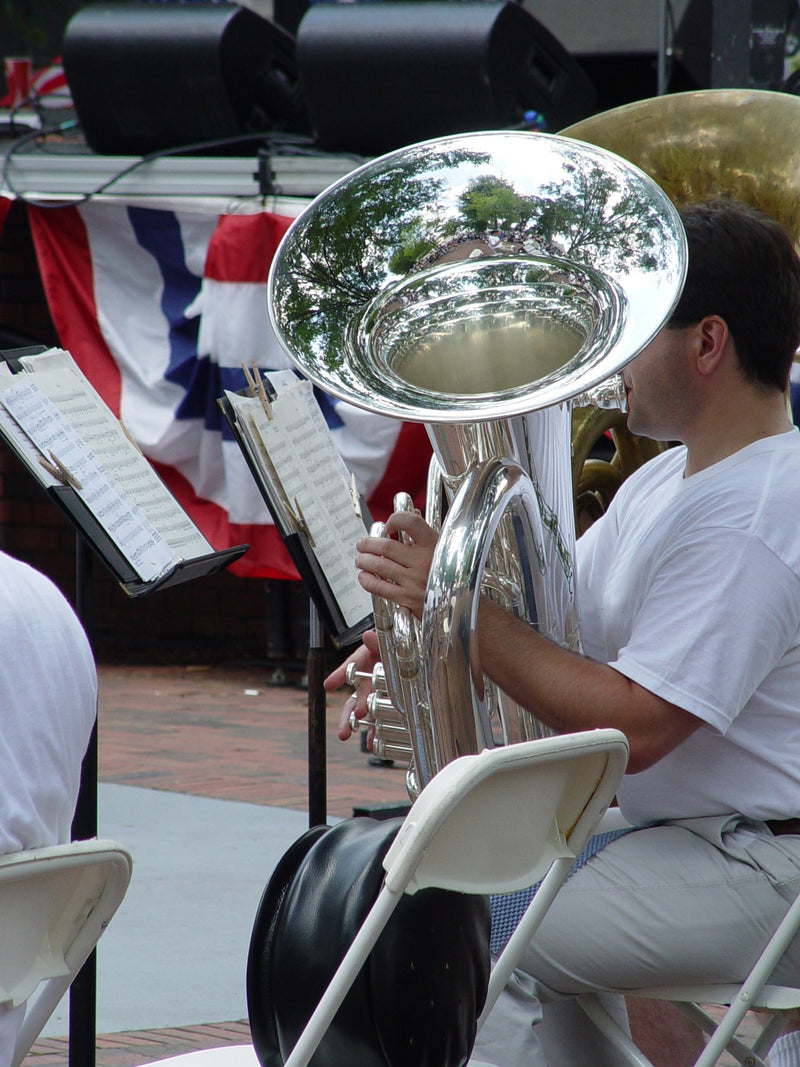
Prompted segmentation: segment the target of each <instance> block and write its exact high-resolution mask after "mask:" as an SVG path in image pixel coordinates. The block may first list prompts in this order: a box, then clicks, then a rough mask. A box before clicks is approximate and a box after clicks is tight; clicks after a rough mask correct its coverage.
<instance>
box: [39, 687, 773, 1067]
mask: <svg viewBox="0 0 800 1067" xmlns="http://www.w3.org/2000/svg"><path fill="white" fill-rule="evenodd" d="M99 674H100V701H99V720H98V722H99V728H98V737H99V745H98V748H99V777H100V780H101V781H103V782H116V783H120V784H124V785H135V786H141V787H144V788H148V789H164V790H170V791H175V792H181V793H189V794H194V795H198V796H205V797H214V798H218V799H224V800H238V801H245V802H248V803H253V804H267V805H271V806H275V807H285V808H293V809H296V810H302V811H304V810H307V806H308V743H307V738H308V694H307V693H306V691H305V690H303V689H300V688H296V687H291V686H271V685H269V684H268V682H269V679H270V673H269V670H268V669H267V668H266V667H264V668H261V667H258V666H231V667H225V666H213V667H194V666H189V667H172V666H167V667H162V666H159V667H138V666H122V667H111V666H102V667H100V671H99ZM341 702H342V701H341V697H340V695H338V694H337V696H336V697H335V698H334V699H332V700H331V701H329V707H328V711H327V740H326V761H325V762H326V774H327V808H328V814H329V815H331V816H343V817H346V816H349V815H351V814H352V811H353V808H354V807H357V806H358V807H360V806H367V807H370V806H378V805H395V804H401V803H404V802H405V801H406V799H407V798H406V793H405V785H404V770H403V768H401V767H399V766H395V765H385V764H384V765H379V766H375V765H373V764H371V763H370V762H369V758H368V757H367V755H366V754H364V753H363V752H362V751H361V749H360V746H359V744H358V742H357V740H356V739H353V740H351V741H350V742H349V743H348V744H342V743H341V742H339V741H338V739H337V738H336V724H337V721H338V716H339V706H340V705H341ZM751 1029H752V1027H751V1025H750V1024H749V1023H748V1025H747V1026H746V1027H745V1031H746V1032H749V1031H750V1030H751ZM247 1041H249V1027H248V1023H247V1021H246V1020H233V1021H221V1022H214V1021H210V1022H209V1023H208V1024H206V1025H203V1026H193V1027H177V1028H171V1029H166V1030H152V1031H132V1032H125V1033H120V1034H101V1035H98V1037H97V1046H96V1047H97V1065H98V1067H137V1065H138V1064H142V1063H147V1062H152V1061H155V1060H159V1059H164V1058H166V1057H168V1056H174V1055H178V1054H180V1053H183V1052H191V1051H193V1050H195V1049H202V1048H216V1047H218V1046H222V1045H226V1044H243V1043H246V1042H247ZM734 1062H735V1061H734V1060H732V1059H723V1060H721V1061H720V1064H726V1063H729V1064H733V1063H734ZM67 1063H68V1042H67V1039H66V1038H56V1039H52V1038H51V1039H44V1040H40V1041H38V1042H37V1043H36V1044H35V1045H34V1047H33V1049H32V1050H31V1053H30V1054H29V1056H28V1058H27V1060H26V1067H66V1065H67Z"/></svg>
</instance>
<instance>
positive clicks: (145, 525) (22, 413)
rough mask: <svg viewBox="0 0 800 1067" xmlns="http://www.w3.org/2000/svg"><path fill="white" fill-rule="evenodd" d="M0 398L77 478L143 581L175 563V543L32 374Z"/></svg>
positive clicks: (48, 455) (49, 456)
mask: <svg viewBox="0 0 800 1067" xmlns="http://www.w3.org/2000/svg"><path fill="white" fill-rule="evenodd" d="M0 402H2V404H3V406H4V407H5V409H6V410H7V411H8V412H9V413H10V414H11V415H12V416H13V418H14V419H15V420H16V422H17V423H18V425H19V426H20V427H22V429H23V430H24V432H25V434H26V435H27V436H28V438H29V439H30V440H31V441H32V442H33V444H34V445H35V446H36V447H37V448H38V450H39V451H40V453H41V455H42V457H43V458H44V459H45V460H46V461H49V462H50V463H52V464H54V465H55V466H56V467H59V468H60V469H62V470H63V471H64V472H66V473H67V475H68V477H70V478H71V479H72V485H73V488H74V489H75V491H76V492H77V493H78V495H79V496H80V497H81V499H82V500H83V501H84V502H85V503H86V505H87V507H88V508H89V510H90V511H91V512H92V514H93V515H94V516H95V517H96V518H97V519H98V521H99V522H100V523H101V524H102V526H103V528H104V529H105V530H106V532H107V533H108V536H109V537H110V538H111V540H112V541H113V542H114V543H115V544H116V545H117V547H118V548H119V549H120V551H121V552H122V553H123V554H124V555H125V556H126V558H127V559H128V560H129V561H130V564H131V566H132V567H133V568H134V570H135V571H136V573H137V574H138V575H139V577H140V578H141V579H142V581H145V582H148V581H153V580H155V579H156V578H158V577H159V576H160V575H162V574H163V573H164V572H165V571H166V570H167V569H168V568H169V567H171V566H172V565H173V563H174V562H175V557H174V554H173V552H172V549H171V548H170V546H169V545H168V544H167V542H166V541H165V540H164V538H163V537H162V536H161V534H160V533H159V532H158V530H157V529H156V528H155V526H153V524H152V523H151V522H150V521H149V519H148V518H147V517H146V516H145V515H144V514H143V513H142V512H141V511H140V510H139V508H137V507H136V506H135V505H134V504H133V503H132V501H131V499H130V498H129V497H128V496H127V495H126V494H125V493H124V492H123V491H122V490H121V489H120V488H119V486H118V485H117V484H116V483H115V481H114V480H113V479H112V478H109V476H108V474H107V472H106V471H105V470H104V469H103V467H102V466H101V465H100V463H98V461H97V459H96V457H95V455H94V453H93V452H92V451H91V449H90V448H88V447H87V445H86V444H85V442H84V441H83V440H81V438H80V437H79V436H78V435H77V434H76V433H75V431H74V429H73V427H72V426H71V424H70V423H69V422H68V421H67V419H66V418H65V417H64V415H63V414H62V413H61V412H60V411H59V410H58V408H56V406H55V405H54V404H53V403H52V401H51V400H50V399H49V398H48V397H47V396H45V394H44V393H43V392H42V390H41V389H40V388H39V386H38V384H37V382H36V381H35V380H34V379H33V377H32V376H31V375H17V380H16V381H15V382H13V383H12V384H11V385H10V386H9V387H8V388H7V389H5V390H4V391H3V393H2V396H0Z"/></svg>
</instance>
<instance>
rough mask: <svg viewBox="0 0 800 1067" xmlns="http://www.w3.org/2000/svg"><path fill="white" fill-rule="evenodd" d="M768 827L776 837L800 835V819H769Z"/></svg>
mask: <svg viewBox="0 0 800 1067" xmlns="http://www.w3.org/2000/svg"><path fill="white" fill-rule="evenodd" d="M767 826H768V827H769V828H770V830H771V831H772V833H773V834H774V835H775V837H781V836H782V835H783V834H800V819H767Z"/></svg>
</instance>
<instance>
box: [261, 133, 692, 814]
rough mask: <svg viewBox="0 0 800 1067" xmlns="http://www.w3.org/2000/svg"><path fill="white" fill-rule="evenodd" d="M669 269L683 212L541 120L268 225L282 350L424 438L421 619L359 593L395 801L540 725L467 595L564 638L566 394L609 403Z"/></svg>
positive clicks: (449, 147)
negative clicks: (502, 682)
mask: <svg viewBox="0 0 800 1067" xmlns="http://www.w3.org/2000/svg"><path fill="white" fill-rule="evenodd" d="M685 270H686V247H685V238H684V235H683V228H682V226H681V223H680V219H679V217H678V215H677V212H676V210H675V208H674V207H673V206H672V204H671V202H670V201H669V199H668V198H667V196H666V195H665V194H664V193H663V192H662V191H661V189H660V188H659V187H658V186H657V185H656V183H655V182H654V181H653V180H652V179H651V178H649V177H648V176H647V175H645V174H644V173H643V172H642V171H640V170H638V169H637V168H636V167H634V166H633V165H632V164H630V163H628V162H626V161H625V160H623V159H621V158H620V157H618V156H616V155H613V154H611V153H610V152H608V151H606V150H604V149H601V148H597V147H593V146H589V145H587V144H583V143H580V142H577V141H574V140H570V139H568V138H562V137H556V136H551V135H547V134H534V133H524V132H488V133H474V134H465V135H460V136H453V137H445V138H439V139H436V140H433V141H428V142H425V143H422V144H418V145H413V146H411V147H409V148H405V149H402V150H400V151H397V152H392V153H390V154H389V155H386V156H383V157H381V158H379V159H376V160H374V161H372V162H369V163H367V164H365V165H364V166H362V167H361V168H359V169H358V170H356V171H354V172H352V173H351V174H349V175H348V176H347V177H345V178H344V179H342V180H341V181H339V182H337V183H336V184H334V185H333V186H331V187H330V188H329V189H328V190H327V191H326V192H324V193H323V194H322V195H321V196H320V197H318V198H317V199H316V200H315V201H314V202H313V203H312V204H311V205H310V206H309V208H308V209H307V210H306V211H305V212H304V213H303V214H302V215H301V216H300V217H299V218H298V219H297V220H296V221H295V222H294V224H293V225H292V226H291V228H290V229H289V230H288V232H287V233H286V235H285V237H284V239H283V242H282V243H281V245H280V247H279V249H278V252H277V254H276V256H275V258H274V260H273V263H272V267H271V273H270V279H269V284H268V303H269V311H270V317H271V320H272V323H273V326H274V327H275V330H276V333H277V335H278V337H279V338H280V340H281V343H282V344H283V346H284V348H285V349H286V351H287V353H288V355H289V357H290V359H291V360H292V362H293V363H294V364H296V366H297V367H298V368H299V369H300V370H301V371H302V372H303V373H304V374H305V375H306V376H307V377H309V378H310V379H311V380H312V381H313V382H314V383H315V384H316V385H317V386H319V387H320V388H321V389H323V390H325V391H326V392H328V393H331V394H333V395H334V396H337V397H339V398H341V399H343V400H346V401H349V402H350V403H351V404H354V405H356V406H358V407H361V408H366V409H368V410H370V411H373V412H377V413H380V414H383V415H388V416H391V417H393V418H397V419H403V420H408V421H412V422H424V423H425V424H426V427H427V429H428V434H429V436H430V439H431V443H432V446H433V460H432V465H431V469H432V474H431V478H430V481H429V489H428V513H427V516H426V517H427V518H428V520H429V521H430V522H431V523H432V525H434V526H436V527H437V528H439V529H440V536H439V541H438V545H437V549H436V554H435V559H434V564H433V568H432V571H431V577H430V581H429V586H428V592H427V596H426V604H425V610H424V617H423V620H422V623H421V625H418V624H417V622H416V620H414V619H413V618H411V617H410V616H409V614H408V613H407V612H405V611H403V610H402V609H396V608H394V607H393V606H392V605H389V604H386V603H385V602H383V601H380V600H376V602H375V604H374V609H375V610H374V615H375V623H376V630H377V633H378V637H379V641H380V649H381V657H382V665H381V668H382V669H381V670H379V671H378V672H377V677H376V678H375V680H374V681H375V682H376V683H380V684H384V679H385V689H386V694H385V695H382V694H380V693H376V694H373V701H372V710H373V713H374V716H375V718H376V740H377V742H378V744H379V745H381V744H383V745H384V746H385V747H384V748H383V749H382V751H383V752H384V754H386V755H395V754H398V755H399V754H403V755H407V754H410V756H411V760H410V764H409V772H408V777H407V785H408V790H409V794H410V795H411V796H412V798H413V797H414V796H415V795H416V794H417V792H418V791H419V789H420V788H422V786H424V785H425V784H426V783H427V781H428V780H429V779H430V778H431V777H432V776H433V775H434V774H435V773H436V771H437V770H439V769H440V768H441V767H442V766H444V765H445V764H446V763H448V762H450V761H451V760H452V759H454V758H455V757H457V756H460V755H463V754H465V753H470V752H478V751H481V750H482V749H483V748H486V747H488V746H492V745H495V744H509V743H513V742H515V741H519V740H525V739H529V738H532V737H536V736H541V735H542V734H543V733H545V732H548V731H547V730H546V728H545V727H543V726H542V725H541V724H540V723H538V721H537V720H536V719H535V717H534V716H532V715H530V714H529V713H528V712H527V711H524V710H523V709H520V708H518V707H517V706H516V705H515V704H513V702H510V701H508V700H507V699H506V698H505V696H504V694H502V693H499V692H498V691H496V690H495V689H494V688H493V687H492V686H491V685H489V683H488V680H487V679H486V678H485V676H484V672H483V670H482V669H481V664H480V662H479V658H478V651H477V639H476V634H475V624H476V618H477V608H478V594H479V592H482V593H484V594H485V595H488V596H491V597H493V598H496V599H498V600H500V601H501V602H502V603H504V604H505V605H506V606H507V607H508V608H509V609H510V610H512V611H514V612H515V613H516V614H517V615H519V616H520V617H522V618H525V619H527V620H529V621H530V622H531V623H532V624H533V625H536V626H537V627H538V628H539V629H540V630H541V632H543V633H544V634H546V635H547V636H548V637H550V638H551V639H553V640H555V641H557V642H559V643H560V644H562V645H565V646H566V647H572V648H578V647H579V635H578V631H577V625H576V614H575V603H574V551H573V550H574V541H575V530H574V514H573V496H572V482H571V469H570V416H571V406H572V404H573V403H576V402H580V403H586V402H587V400H588V399H589V398H590V399H591V401H592V402H594V403H598V404H600V405H602V406H621V405H622V404H623V403H624V393H623V391H622V389H621V383H620V378H619V371H620V369H621V368H622V367H623V366H624V365H625V364H626V363H627V362H628V361H629V360H630V359H632V358H633V357H634V356H635V355H636V354H637V353H638V352H639V351H640V350H641V349H642V348H643V347H644V346H645V345H646V344H647V343H648V342H649V341H650V340H651V338H652V337H653V336H654V335H655V334H656V333H657V332H658V330H659V329H660V328H661V326H662V325H663V323H664V322H665V321H666V319H667V318H668V317H669V315H670V313H671V311H672V309H673V307H674V306H675V303H676V302H677V300H678V297H679V295H680V292H681V289H682V286H683V281H684V276H685ZM398 736H399V737H400V742H399V747H394V745H395V741H394V738H396V737H398Z"/></svg>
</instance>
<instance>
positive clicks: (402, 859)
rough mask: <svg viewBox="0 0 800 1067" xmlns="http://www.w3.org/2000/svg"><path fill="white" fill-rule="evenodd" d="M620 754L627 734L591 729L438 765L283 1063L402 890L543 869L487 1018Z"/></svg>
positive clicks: (521, 882) (531, 875) (326, 1007)
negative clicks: (380, 881)
mask: <svg viewBox="0 0 800 1067" xmlns="http://www.w3.org/2000/svg"><path fill="white" fill-rule="evenodd" d="M627 759H628V745H627V741H626V739H625V737H624V735H623V734H621V733H620V732H619V731H617V730H593V731H587V732H583V733H577V734H568V735H563V736H560V737H549V738H544V739H541V740H537V741H530V742H523V743H520V744H515V745H510V746H508V747H505V748H496V749H491V750H487V751H485V752H482V753H480V754H479V755H477V756H463V757H461V758H460V759H457V760H455V761H453V762H452V763H450V764H448V765H447V766H446V767H444V768H443V770H441V771H440V772H439V773H438V774H437V775H436V776H435V777H434V778H433V779H432V781H431V782H430V783H429V784H428V785H427V786H426V787H425V788H424V789H423V791H422V793H421V794H420V796H419V797H418V798H417V800H416V801H415V803H414V804H413V806H412V808H411V811H410V812H409V814H408V815H407V817H406V819H405V820H404V822H403V824H402V826H401V827H400V830H399V831H398V833H397V836H396V837H395V839H394V841H393V843H392V845H391V846H390V848H389V851H388V852H387V854H386V856H385V858H384V860H383V869H384V871H385V877H384V881H383V885H382V888H381V890H380V892H379V894H378V897H377V899H376V900H375V903H374V904H373V906H372V908H371V909H370V911H369V912H368V914H367V915H366V917H365V919H364V921H363V923H362V925H361V926H360V928H359V930H358V932H357V934H356V936H355V938H354V940H353V942H352V944H351V945H350V948H349V949H348V951H347V952H346V954H345V956H344V958H343V959H342V961H341V964H340V965H339V967H338V969H337V971H336V972H335V974H334V976H333V978H332V979H331V981H330V983H329V984H328V986H327V989H326V990H325V993H324V994H323V996H322V998H321V999H320V1001H319V1003H318V1004H317V1007H316V1009H315V1010H314V1012H313V1014H312V1016H311V1018H310V1020H309V1022H308V1024H307V1025H306V1027H305V1029H304V1031H303V1033H302V1034H301V1035H300V1037H299V1039H298V1041H297V1043H296V1044H295V1046H294V1048H293V1050H292V1052H291V1054H290V1055H289V1057H288V1058H287V1059H286V1062H285V1067H306V1065H307V1064H308V1061H309V1060H310V1058H311V1056H312V1055H313V1053H314V1051H315V1050H316V1048H317V1046H318V1044H319V1042H320V1041H321V1040H322V1038H323V1036H324V1034H325V1032H326V1030H327V1028H328V1027H329V1025H330V1023H331V1021H332V1020H333V1018H334V1016H335V1015H336V1012H337V1010H338V1008H339V1006H340V1005H341V1003H342V1001H343V1000H344V998H345V996H346V994H347V991H348V989H349V988H350V986H351V985H352V983H353V981H354V980H355V978H356V976H357V975H358V973H359V971H360V969H361V967H362V965H363V964H364V962H365V960H366V959H367V956H368V955H369V953H370V951H371V949H372V948H373V946H374V945H375V942H376V941H377V939H378V937H379V935H380V933H381V931H382V930H383V929H384V927H385V925H386V923H387V921H388V919H389V917H390V916H391V914H392V912H393V911H394V909H395V907H396V906H397V904H398V902H399V900H400V899H401V897H402V895H403V894H404V893H409V894H413V893H415V892H417V891H418V890H420V889H424V888H427V887H438V888H440V889H451V890H456V891H459V892H462V893H477V894H489V893H499V892H510V891H512V890H515V889H522V888H524V887H526V886H529V885H532V884H533V883H535V882H537V881H541V883H542V884H541V887H540V889H539V891H538V892H537V893H536V895H535V897H534V898H533V901H532V902H531V904H530V906H529V908H528V910H527V912H526V913H525V915H524V916H523V918H522V920H521V922H520V924H519V926H518V928H517V931H516V932H515V934H514V935H513V936H512V938H511V940H510V941H509V942H508V944H507V945H506V947H505V949H504V950H503V953H502V954H501V956H500V958H499V959H498V961H497V963H496V964H495V967H494V969H493V972H492V976H491V979H490V982H489V990H488V995H487V1000H486V1007H485V1008H484V1011H483V1014H482V1016H481V1021H482V1020H483V1019H484V1018H485V1017H486V1015H487V1014H488V1012H489V1010H490V1008H491V1007H492V1005H493V1004H494V1002H495V1000H496V999H497V996H498V995H499V993H500V991H501V990H502V988H503V986H504V985H505V983H506V981H507V979H508V977H509V975H510V974H511V972H512V971H513V969H514V967H515V965H516V963H517V961H518V959H519V956H520V954H521V952H522V951H523V949H524V947H525V945H526V944H527V942H528V940H529V939H530V938H531V937H532V936H533V933H534V932H535V930H536V928H537V927H538V925H539V923H540V922H541V920H542V918H543V917H544V915H545V913H546V911H547V909H548V907H549V905H550V903H551V902H552V900H553V898H554V897H555V895H556V893H557V892H558V890H559V888H560V887H561V886H562V885H563V883H564V882H565V880H566V878H567V876H568V874H569V872H570V870H571V868H572V866H573V864H574V862H575V859H576V857H577V856H578V855H579V853H580V852H581V850H582V849H583V848H584V846H585V844H586V842H587V840H588V839H589V837H590V836H591V834H592V831H593V830H594V828H595V826H596V825H597V822H598V821H599V819H600V818H601V816H602V815H603V813H604V812H605V810H606V808H607V807H608V805H609V804H610V803H611V801H612V799H613V797H614V794H615V792H616V789H617V786H618V784H619V782H620V779H621V777H622V775H623V773H624V771H625V767H626V764H627ZM479 1025H480V1023H479Z"/></svg>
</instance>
